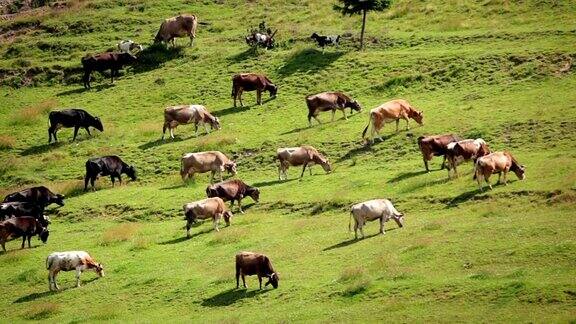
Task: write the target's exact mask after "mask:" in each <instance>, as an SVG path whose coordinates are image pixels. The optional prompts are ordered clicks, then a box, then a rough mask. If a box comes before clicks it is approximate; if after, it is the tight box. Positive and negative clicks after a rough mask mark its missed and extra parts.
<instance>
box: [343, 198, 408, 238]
mask: <svg viewBox="0 0 576 324" xmlns="http://www.w3.org/2000/svg"><path fill="white" fill-rule="evenodd" d="M352 218H354V236H355V238H356V239H358V230H360V234H362V238H364V230H363V229H362V228H363V227H364V225H365V224H366V222H369V221H373V220H376V219H379V220H380V234H386V232H385V231H384V223H385V222H387V221H389V220H390V219H393V220H394V221H395V222H396V224H398V226H399V227H403V226H404V215H403V214H402V213H400V212H398V211H397V210H396V208H395V207H394V205H392V203H391V202H390V200H388V199H374V200H368V201H365V202H362V203H359V204H356V205H354V206H352V209H351V210H350V222H349V223H348V230H349V231H350V230H351V228H350V225H351V221H352Z"/></svg>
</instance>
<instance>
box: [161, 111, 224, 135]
mask: <svg viewBox="0 0 576 324" xmlns="http://www.w3.org/2000/svg"><path fill="white" fill-rule="evenodd" d="M192 123H194V131H195V132H196V136H198V124H203V125H204V130H205V131H206V134H208V133H210V131H209V130H208V125H210V128H212V129H213V130H219V129H220V120H219V119H218V117H214V116H213V115H212V114H210V112H209V111H208V109H206V107H204V106H202V105H180V106H172V107H167V108H166V109H164V127H163V128H162V139H164V135H165V134H166V129H169V130H170V137H171V138H172V139H174V129H175V128H176V127H178V125H186V124H192Z"/></svg>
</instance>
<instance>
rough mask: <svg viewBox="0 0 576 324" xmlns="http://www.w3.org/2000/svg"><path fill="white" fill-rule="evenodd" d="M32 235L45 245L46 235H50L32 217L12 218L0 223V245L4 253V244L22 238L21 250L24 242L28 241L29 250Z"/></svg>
mask: <svg viewBox="0 0 576 324" xmlns="http://www.w3.org/2000/svg"><path fill="white" fill-rule="evenodd" d="M34 235H38V237H39V238H40V240H41V241H42V243H46V242H47V241H48V235H50V232H49V231H48V229H47V228H46V227H44V226H42V225H41V224H40V223H39V222H38V221H36V219H35V218H34V217H31V216H22V217H12V218H10V219H8V220H5V221H3V222H1V223H0V245H1V246H2V250H4V252H6V246H5V244H6V242H8V241H11V240H14V239H17V238H19V237H22V247H21V248H22V249H23V248H24V243H25V242H26V240H28V248H31V247H32V246H31V245H30V239H31V238H32V236H34Z"/></svg>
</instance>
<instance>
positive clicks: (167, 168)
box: [0, 0, 576, 323]
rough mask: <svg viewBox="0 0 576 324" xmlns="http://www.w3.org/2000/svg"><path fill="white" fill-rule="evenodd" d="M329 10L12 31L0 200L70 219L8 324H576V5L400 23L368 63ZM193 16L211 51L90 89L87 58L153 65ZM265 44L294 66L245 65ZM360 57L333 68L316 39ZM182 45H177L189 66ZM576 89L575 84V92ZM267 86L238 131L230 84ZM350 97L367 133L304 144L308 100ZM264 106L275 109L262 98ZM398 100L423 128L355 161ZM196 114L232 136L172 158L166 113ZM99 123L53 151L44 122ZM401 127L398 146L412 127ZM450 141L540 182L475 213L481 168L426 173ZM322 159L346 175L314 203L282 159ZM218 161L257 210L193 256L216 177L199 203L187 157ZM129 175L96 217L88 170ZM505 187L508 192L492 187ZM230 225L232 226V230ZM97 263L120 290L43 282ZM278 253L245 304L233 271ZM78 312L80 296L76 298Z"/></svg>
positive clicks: (330, 126) (351, 124)
mask: <svg viewBox="0 0 576 324" xmlns="http://www.w3.org/2000/svg"><path fill="white" fill-rule="evenodd" d="M332 4H333V1H332V0H321V1H320V0H318V1H298V0H293V1H265V2H264V1H250V2H244V1H202V2H200V1H185V2H181V1H172V0H166V1H162V3H161V4H159V2H157V1H138V0H132V1H73V2H72V5H71V6H70V7H69V8H67V9H58V10H54V11H50V10H37V11H35V12H34V13H33V14H20V15H17V16H16V17H14V18H10V19H6V20H3V21H0V53H2V55H3V60H1V61H0V82H1V83H2V84H3V86H2V87H0V115H1V116H2V118H0V194H5V193H8V192H11V191H13V190H16V189H19V188H23V187H27V186H31V185H35V184H44V185H47V186H49V187H50V188H51V189H53V190H54V191H57V192H61V193H64V194H66V195H67V199H66V206H64V207H61V208H52V207H51V208H50V209H49V213H50V214H51V216H52V219H53V224H52V225H51V228H50V229H51V236H50V239H49V241H48V244H46V245H40V244H41V243H40V242H39V241H38V240H36V239H35V247H34V248H33V249H30V250H24V251H20V250H18V247H19V241H14V242H10V243H8V244H7V247H8V248H9V252H8V253H4V254H0V267H1V269H2V270H3V271H2V273H3V277H4V278H5V280H2V281H0V289H1V291H2V292H3V294H2V296H0V309H1V313H2V314H3V316H2V317H1V318H0V321H1V322H6V323H8V322H15V321H24V320H30V319H48V320H51V321H61V322H77V321H95V320H113V321H118V322H121V321H142V320H149V321H160V320H166V319H168V320H172V321H178V322H183V321H189V320H193V321H198V322H200V321H210V322H253V321H257V320H270V321H273V322H285V321H340V322H352V321H357V322H366V321H382V320H391V321H396V322H397V321H402V322H414V321H419V322H421V321H441V322H448V321H449V322H454V321H474V322H488V321H498V322H510V321H513V322H527V321H530V322H570V321H574V320H576V297H575V296H576V282H575V281H574V278H575V276H576V270H574V269H575V266H576V263H575V260H576V243H575V242H574V236H575V230H574V226H573V222H572V221H573V215H574V207H575V205H576V204H575V202H576V192H575V190H576V166H575V164H574V161H575V160H574V159H575V158H576V144H575V143H576V135H574V134H575V131H576V104H575V102H576V92H575V91H574V89H575V88H576V77H575V76H574V72H573V70H574V68H573V67H572V65H571V64H572V63H571V62H573V61H574V59H576V48H575V47H574V44H575V41H576V18H575V17H576V2H575V1H523V2H521V3H513V2H511V1H505V0H503V1H497V0H494V1H482V2H480V1H479V2H472V1H449V0H433V1H427V2H422V1H396V2H395V3H394V5H393V7H392V9H391V10H390V11H388V12H385V13H379V14H370V15H369V17H368V25H367V37H368V40H369V43H368V46H367V49H366V50H365V51H362V52H357V51H355V49H354V46H355V40H356V39H357V38H358V33H359V29H360V18H359V17H342V16H340V15H338V14H337V13H335V12H334V11H332V9H331V7H332ZM180 12H190V13H194V14H196V15H197V16H198V17H199V19H200V21H201V22H205V23H208V24H207V25H200V26H199V30H198V33H197V35H198V37H197V40H196V42H195V46H194V47H178V48H176V49H174V50H170V51H162V50H159V51H156V52H152V51H148V52H147V53H146V55H145V56H143V57H142V62H141V64H139V65H136V66H134V67H133V68H131V69H128V70H127V71H124V72H123V73H122V76H121V77H120V78H119V79H118V80H117V81H116V82H115V83H114V85H110V84H109V81H108V80H107V79H106V78H101V77H96V78H95V79H96V80H95V81H94V82H93V84H92V86H93V90H91V91H84V90H83V89H82V86H81V84H80V83H79V74H78V67H79V66H80V63H79V62H80V58H81V57H82V56H83V55H85V54H86V53H88V52H90V53H94V52H99V51H105V50H107V49H110V48H113V47H114V46H115V44H116V42H117V41H118V40H120V39H125V38H131V39H133V40H135V41H138V42H141V43H143V44H145V45H150V42H151V40H152V38H153V36H154V34H155V32H156V31H157V28H158V25H159V22H160V21H161V20H162V19H163V18H165V17H169V16H173V15H175V14H177V13H180ZM261 20H266V21H267V22H268V24H269V25H270V26H272V28H278V29H279V32H278V34H277V35H278V36H277V37H278V42H279V46H278V47H277V48H276V49H274V50H272V51H260V52H258V53H253V52H251V51H250V50H249V49H248V48H247V47H246V45H245V44H244V42H243V39H242V37H243V36H244V34H245V33H246V29H247V28H249V27H251V26H254V25H257V24H258V23H259V22H260V21H261ZM314 31H316V32H321V33H341V34H345V33H351V35H352V36H350V37H346V38H344V40H343V43H342V46H341V48H340V49H339V50H336V49H329V50H327V51H326V53H324V54H322V53H321V51H319V50H316V49H315V48H314V44H313V43H311V42H310V40H309V39H308V37H309V36H310V34H311V33H312V32H314ZM186 42H187V40H183V39H182V40H180V41H179V44H181V45H184V44H186ZM566 67H568V68H566ZM247 71H252V72H263V73H266V74H267V75H268V76H269V77H270V78H271V79H272V80H273V81H274V82H276V83H277V84H278V85H279V87H280V88H279V96H278V98H277V99H275V100H271V101H267V102H265V104H264V105H263V106H256V105H254V102H255V95H254V93H245V94H244V103H245V104H249V105H248V106H247V107H244V108H233V107H232V100H231V99H230V90H231V76H232V75H233V74H234V73H238V72H247ZM326 90H341V91H344V92H346V93H348V94H350V95H351V96H352V97H354V98H355V99H357V100H358V101H359V102H360V103H361V105H362V106H363V108H364V110H363V111H362V112H361V113H358V114H354V115H352V116H351V117H349V120H348V121H345V120H343V119H342V118H341V117H342V115H341V114H340V113H337V115H336V116H337V117H338V118H337V120H336V121H334V122H329V121H330V114H325V115H321V116H320V119H321V120H323V121H325V123H323V124H322V125H317V124H314V125H313V127H311V128H309V127H308V125H307V120H306V115H307V109H306V106H305V103H304V97H305V96H306V95H308V94H311V93H315V92H319V91H326ZM264 98H267V95H264ZM394 98H404V99H407V100H409V101H410V102H411V103H413V105H415V106H416V107H418V108H419V109H421V110H423V111H424V116H425V117H424V126H421V127H418V126H416V124H415V123H414V122H411V126H412V129H411V130H410V131H409V132H406V131H404V129H402V131H401V132H399V133H394V126H391V125H388V126H385V128H384V131H383V133H384V134H385V141H384V142H383V143H379V142H378V143H377V144H376V145H374V146H371V147H365V146H364V145H363V144H362V140H361V136H360V135H361V132H362V129H363V128H364V127H365V125H366V123H367V120H368V113H367V112H368V111H369V110H370V109H371V108H373V107H376V106H377V105H379V104H381V103H383V102H385V101H388V100H391V99H394ZM185 103H198V104H203V105H205V106H206V107H208V108H209V109H210V110H211V111H212V112H214V114H215V115H217V116H219V117H220V119H221V123H222V130H220V131H217V132H213V133H211V134H209V135H201V136H199V137H197V138H196V137H195V136H194V131H193V127H191V126H180V127H178V129H177V130H176V135H177V138H176V140H174V141H171V140H167V141H161V140H160V137H161V130H162V122H163V117H162V112H163V109H164V108H165V107H166V106H169V105H174V104H185ZM65 107H83V108H85V109H87V110H88V111H90V112H92V113H93V114H95V115H98V116H100V117H101V118H102V120H103V123H104V128H105V130H104V132H103V133H98V132H97V131H94V132H93V137H92V138H89V137H88V136H87V135H86V134H85V133H84V132H83V131H80V136H79V140H78V141H77V142H75V143H71V142H69V139H70V138H71V137H72V131H71V130H70V129H65V130H62V131H60V132H59V138H60V143H59V144H53V145H47V144H46V143H47V131H46V129H47V115H48V112H49V111H51V110H55V109H61V108H65ZM401 126H404V124H403V123H402V124H401ZM447 132H454V133H458V134H460V135H462V136H465V137H482V138H484V139H485V140H486V141H487V142H488V143H489V144H490V146H491V148H492V149H494V150H503V149H507V150H510V151H512V152H513V153H514V154H515V156H516V157H517V158H518V159H519V160H520V162H521V163H522V164H524V165H526V167H527V179H526V180H525V181H518V180H517V179H516V178H515V176H514V175H511V176H510V177H509V179H510V180H511V181H510V183H509V185H508V186H495V187H494V190H492V191H485V192H479V191H478V190H477V186H476V183H475V182H473V181H472V179H471V178H472V175H471V171H472V166H471V165H470V164H466V165H464V166H462V167H460V169H459V170H460V174H461V176H460V178H458V179H454V180H448V179H447V174H446V172H445V171H443V170H442V171H440V170H438V168H439V166H440V162H441V161H440V159H436V160H434V161H433V162H432V163H431V166H432V169H433V172H431V173H429V174H427V173H425V172H423V170H424V169H423V164H422V159H421V155H420V153H419V151H418V149H417V144H416V138H417V137H418V136H421V135H425V134H438V133H447ZM300 144H310V145H313V146H315V147H317V148H318V149H319V150H320V151H322V152H323V153H325V154H326V155H327V157H328V158H329V159H330V161H331V162H332V163H333V166H334V167H335V170H334V172H333V173H332V174H327V175H326V174H324V172H323V171H322V170H321V168H319V167H315V170H314V175H313V176H309V174H308V173H306V175H305V176H304V178H303V180H302V181H298V180H296V178H297V176H298V175H299V173H300V169H299V168H291V169H290V170H289V176H290V180H289V181H286V182H279V181H277V176H278V174H277V167H276V164H275V163H274V160H273V156H274V152H275V150H276V148H278V147H281V146H295V145H300ZM209 149H216V150H220V151H222V152H224V153H226V154H228V155H229V156H232V157H234V159H235V160H236V161H237V162H238V168H239V174H238V177H239V178H241V179H243V180H244V181H246V182H247V183H250V184H254V185H256V186H258V187H260V188H261V191H262V194H261V201H260V202H259V203H258V204H253V203H252V202H251V201H250V199H249V198H248V199H246V200H245V204H247V205H248V208H246V214H245V215H240V214H237V215H235V216H236V217H234V218H233V220H232V226H231V227H226V228H222V229H221V231H220V232H219V233H214V232H213V231H212V230H211V224H208V222H207V223H205V224H201V225H200V226H198V227H195V228H194V229H193V233H194V235H193V237H192V238H191V239H185V230H184V229H183V226H184V223H185V222H184V220H183V216H182V212H181V206H182V204H183V203H185V202H189V201H193V200H197V199H201V198H203V197H204V195H205V194H204V189H205V187H206V185H207V183H208V181H209V176H208V175H200V176H198V177H197V179H196V181H195V182H191V183H188V184H186V185H184V184H183V183H182V181H181V180H180V178H179V175H178V170H179V167H180V164H179V163H180V162H179V161H180V160H179V159H180V156H181V155H182V154H183V153H185V152H194V151H201V150H209ZM105 154H117V155H120V156H121V157H122V158H123V159H124V160H125V161H127V162H129V163H133V164H134V165H135V166H136V167H137V169H138V171H139V180H138V181H135V182H130V181H126V184H125V185H123V186H116V187H115V188H111V186H110V182H109V180H108V179H100V180H99V181H98V187H99V190H98V191H96V192H89V193H83V192H82V188H83V183H82V179H83V175H84V162H85V161H86V159H88V158H89V157H93V156H99V155H105ZM496 179H497V177H496V176H495V177H494V178H493V179H492V181H493V182H495V181H496ZM372 198H389V199H391V200H392V201H393V202H394V204H395V205H396V207H397V209H399V210H400V211H402V212H403V213H405V214H406V226H405V227H404V228H402V229H396V228H395V227H396V225H395V224H392V223H387V224H386V228H387V229H388V230H387V234H386V235H383V236H381V235H374V234H376V233H377V231H378V229H377V228H378V225H377V224H376V223H373V224H372V223H371V224H369V225H368V227H367V228H366V229H365V231H366V233H367V235H368V237H367V238H366V239H365V240H361V241H354V240H352V238H353V235H352V234H350V233H348V232H347V231H348V229H347V226H348V224H347V223H348V220H349V219H348V218H349V207H350V205H351V204H353V203H356V202H359V201H364V200H368V199H372ZM234 211H236V210H234ZM77 249H80V250H86V251H89V252H90V253H91V254H92V255H93V256H94V257H95V258H96V259H97V260H98V261H100V262H102V263H104V265H105V268H106V272H107V275H106V277H105V278H102V279H99V280H93V278H94V274H92V273H86V274H84V275H83V279H84V286H83V287H82V288H80V289H75V288H71V287H72V286H73V283H74V275H73V274H72V273H62V274H61V275H60V277H59V282H60V285H61V286H62V287H64V288H66V289H65V290H64V291H62V292H59V293H49V292H48V285H47V280H46V275H47V272H46V270H45V267H44V260H45V257H46V256H47V255H48V254H49V253H50V252H52V251H62V250H77ZM241 250H250V251H259V252H263V253H266V254H267V255H268V256H270V258H271V259H272V262H273V264H274V266H275V267H276V268H277V270H278V272H279V273H280V287H279V288H278V289H277V290H264V291H258V290H257V289H256V288H257V279H256V278H255V277H254V278H250V279H249V281H248V285H249V288H248V290H247V291H244V290H235V289H233V288H234V287H235V282H234V264H233V257H234V255H235V253H237V252H238V251H241ZM68 288H70V289H68Z"/></svg>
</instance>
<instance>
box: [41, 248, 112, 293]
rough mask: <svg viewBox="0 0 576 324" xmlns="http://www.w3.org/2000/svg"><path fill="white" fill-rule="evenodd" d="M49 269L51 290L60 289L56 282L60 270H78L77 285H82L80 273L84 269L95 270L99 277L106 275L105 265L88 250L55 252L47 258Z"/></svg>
mask: <svg viewBox="0 0 576 324" xmlns="http://www.w3.org/2000/svg"><path fill="white" fill-rule="evenodd" d="M46 270H48V287H49V289H50V291H54V290H60V288H59V287H58V284H57V283H56V276H57V275H58V273H59V272H60V271H74V270H76V287H77V288H79V287H80V275H81V274H82V272H84V271H87V270H88V271H94V272H96V274H97V275H98V277H104V267H103V266H102V264H100V263H97V262H96V261H95V260H94V259H93V258H92V257H91V256H90V255H89V254H88V253H87V252H84V251H67V252H54V253H51V254H50V255H49V256H48V257H47V258H46Z"/></svg>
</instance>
